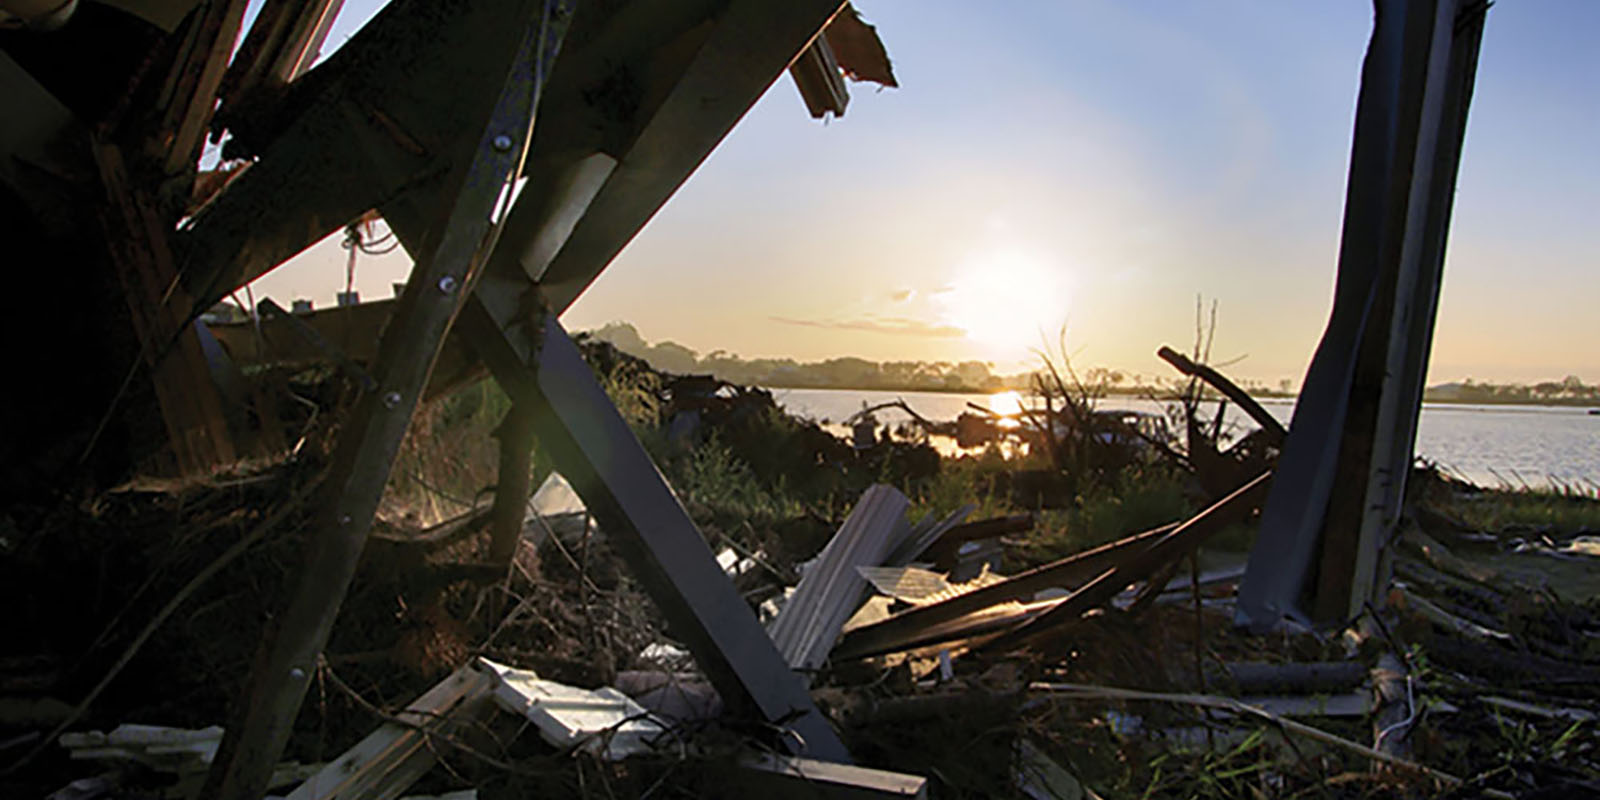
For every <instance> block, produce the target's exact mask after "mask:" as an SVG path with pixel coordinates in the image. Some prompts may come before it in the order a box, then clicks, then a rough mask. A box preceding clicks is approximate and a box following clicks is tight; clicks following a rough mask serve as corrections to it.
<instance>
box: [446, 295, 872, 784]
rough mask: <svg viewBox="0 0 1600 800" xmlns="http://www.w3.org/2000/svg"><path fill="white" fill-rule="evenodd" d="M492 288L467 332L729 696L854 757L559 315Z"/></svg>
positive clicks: (793, 738) (819, 747)
mask: <svg viewBox="0 0 1600 800" xmlns="http://www.w3.org/2000/svg"><path fill="white" fill-rule="evenodd" d="M518 277H520V276H518ZM521 280H522V281H523V284H524V285H525V286H526V287H527V289H528V291H536V290H535V289H534V287H533V286H532V285H531V284H529V283H527V281H526V279H525V278H521ZM496 288H500V287H496ZM484 289H485V291H484V292H482V293H481V294H480V296H478V297H474V298H473V300H472V301H471V302H470V303H469V304H468V307H467V308H466V309H465V310H463V311H462V314H461V320H460V323H461V330H462V333H464V334H466V335H467V337H468V339H469V341H471V342H472V345H473V347H474V349H476V350H477V351H478V353H479V355H480V356H482V357H483V359H484V361H485V362H487V363H488V364H489V367H490V369H491V370H492V371H493V372H494V376H495V380H497V381H499V382H500V385H501V386H503V387H505V389H506V391H507V392H508V393H509V394H510V395H511V397H512V399H513V401H515V402H516V403H517V405H519V406H526V407H527V408H529V409H530V410H531V411H532V412H533V415H532V416H533V422H534V428H535V430H536V431H537V433H538V441H539V446H540V447H541V448H542V450H541V452H544V453H546V454H548V456H549V458H550V459H551V461H552V462H553V463H554V464H555V467H556V469H558V470H560V472H561V474H563V475H565V476H566V477H567V479H568V480H570V481H571V482H572V486H573V488H574V489H575V490H576V491H577V493H578V496H579V497H582V498H583V502H584V505H586V506H587V507H588V508H589V511H590V513H592V514H593V515H594V517H595V519H596V520H597V521H598V522H599V523H600V525H601V527H603V528H604V529H605V530H606V532H607V533H608V534H609V536H610V540H611V542H612V543H613V544H614V545H615V547H616V548H617V551H618V553H619V554H620V555H621V556H622V557H623V558H624V559H625V560H627V562H628V564H629V566H631V567H632V568H633V572H634V574H635V576H637V577H638V579H639V581H640V582H641V583H642V584H644V587H645V589H646V590H647V591H648V592H649V593H650V597H651V598H652V599H653V600H655V602H656V605H657V607H659V608H660V609H661V614H662V616H664V617H665V618H666V620H667V624H668V625H669V626H670V628H671V629H672V631H673V632H674V634H675V635H676V636H678V637H679V638H681V639H682V640H683V643H684V645H685V646H686V647H688V649H689V652H690V653H691V654H692V655H693V656H694V658H695V661H696V663H698V664H699V665H700V668H701V669H703V670H705V672H706V676H707V677H708V678H710V680H711V682H712V684H713V685H714V686H715V687H716V688H717V691H718V693H719V694H721V695H722V699H723V702H725V703H727V704H728V705H729V706H730V707H732V708H734V709H736V710H739V709H743V710H747V711H748V710H753V711H755V712H756V713H757V714H759V716H760V718H762V719H764V720H766V721H767V722H768V723H769V724H770V725H772V726H773V732H774V733H779V732H787V733H789V734H792V735H786V736H777V737H775V738H777V740H778V741H779V743H780V744H781V746H783V747H785V748H786V749H788V750H789V751H790V752H791V753H793V754H795V755H807V756H811V757H815V758H822V759H826V760H830V761H840V762H848V761H849V759H850V754H849V752H848V751H846V750H845V748H844V745H843V743H841V742H840V741H839V738H838V735H837V734H836V733H834V731H833V729H832V728H831V727H829V725H828V721H827V719H826V718H824V717H823V716H822V713H821V712H820V711H818V710H817V708H816V706H815V705H814V704H813V703H812V702H811V696H810V694H809V693H807V691H806V688H805V685H804V684H803V683H802V682H801V681H800V678H799V676H798V675H796V674H795V673H794V672H793V671H791V670H790V669H789V666H788V664H786V663H784V661H783V658H782V657H781V656H780V655H779V654H778V649H777V647H776V646H775V645H774V644H773V643H772V639H771V638H770V637H768V636H767V632H766V630H765V629H763V628H762V627H761V623H760V622H759V621H758V620H757V619H756V616H755V613H754V612H753V611H751V610H750V608H749V606H747V605H746V604H745V602H744V600H743V598H741V597H740V596H739V592H738V591H737V590H736V589H734V586H733V583H732V581H730V580H728V577H727V575H725V574H724V573H723V572H722V570H721V568H720V567H718V566H717V562H716V558H715V557H714V556H713V555H712V553H711V548H710V546H708V545H707V544H706V541H705V538H704V537H703V536H702V535H701V534H700V531H699V529H698V528H696V527H695V524H694V521H693V520H691V519H690V518H689V514H688V512H686V511H684V509H683V506H682V504H680V503H679V502H678V498H677V497H676V496H675V495H673V493H672V490H671V489H670V488H669V487H668V486H667V483H666V480H665V479H664V478H662V476H661V473H660V472H659V471H658V470H657V469H656V467H655V464H654V463H652V462H651V460H650V455H649V454H648V453H646V452H645V450H644V446H643V445H641V444H639V440H638V439H637V438H635V437H634V435H633V431H631V430H630V429H629V428H628V423H627V422H626V421H625V420H623V418H622V415H621V414H619V413H617V410H616V408H615V407H614V406H613V405H612V404H611V401H610V399H609V398H608V397H607V396H606V393H605V389H604V388H602V387H601V385H600V382H599V381H598V380H596V379H595V376H594V371H593V370H592V369H591V368H590V367H589V365H588V363H587V362H585V361H584V360H583V355H582V354H581V353H580V352H579V351H578V348H577V346H576V345H575V344H573V342H572V340H571V339H570V338H568V337H567V333H566V331H565V330H563V329H562V327H561V324H560V323H559V322H557V321H556V319H555V318H554V316H552V315H544V319H542V320H539V319H534V318H529V317H528V316H527V315H526V314H524V313H521V312H520V311H519V310H517V309H516V308H515V307H513V306H507V307H505V309H506V312H505V313H502V314H498V315H497V314H494V313H493V312H491V311H490V309H489V307H487V306H486V305H485V304H484V303H483V302H481V301H480V300H479V297H487V296H490V294H491V293H490V292H489V291H487V289H488V286H485V287H484ZM493 295H494V296H496V297H501V298H505V297H511V298H515V297H517V294H516V293H510V292H506V291H504V290H502V291H498V292H494V293H493ZM521 305H522V307H523V308H526V307H527V306H528V305H529V303H528V302H526V301H525V302H523V303H522V304H521Z"/></svg>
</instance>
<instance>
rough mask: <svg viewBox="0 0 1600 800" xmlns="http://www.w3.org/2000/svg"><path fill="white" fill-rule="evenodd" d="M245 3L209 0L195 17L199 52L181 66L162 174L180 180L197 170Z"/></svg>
mask: <svg viewBox="0 0 1600 800" xmlns="http://www.w3.org/2000/svg"><path fill="white" fill-rule="evenodd" d="M246 5H247V3H246V1H245V0H211V2H207V3H206V4H205V6H204V7H203V9H201V11H200V12H199V16H197V17H191V18H190V21H191V24H194V25H196V26H197V27H196V29H195V30H196V38H195V45H196V46H195V49H194V50H193V51H192V56H191V57H192V59H193V60H192V61H188V62H185V63H182V64H180V65H179V66H178V67H177V68H178V69H179V70H181V71H182V73H183V74H182V77H181V78H180V79H179V81H178V83H177V92H178V93H177V95H176V96H175V97H174V98H173V102H172V105H171V106H170V107H169V111H168V116H167V120H166V125H165V126H164V127H163V129H162V130H161V131H160V134H161V135H163V136H171V139H170V140H165V141H162V142H161V144H162V145H163V146H164V150H163V164H164V171H165V172H166V174H168V175H179V174H182V173H185V172H188V171H192V170H193V169H194V168H195V161H196V159H197V158H198V157H199V154H200V143H201V142H202V141H204V135H205V131H206V123H208V122H209V121H210V120H211V113H212V111H213V110H214V109H215V107H216V100H217V87H218V86H220V85H221V84H222V75H223V72H224V71H225V70H226V69H227V67H228V59H229V57H230V56H232V55H233V45H234V43H235V42H236V41H238V39H239V26H240V25H241V24H243V22H244V10H245V6H246Z"/></svg>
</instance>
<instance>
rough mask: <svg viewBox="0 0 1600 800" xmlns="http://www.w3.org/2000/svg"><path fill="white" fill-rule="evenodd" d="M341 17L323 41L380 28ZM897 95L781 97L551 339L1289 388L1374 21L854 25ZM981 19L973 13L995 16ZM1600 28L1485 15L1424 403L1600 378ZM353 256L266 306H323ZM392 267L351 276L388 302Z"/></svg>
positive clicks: (717, 157) (1110, 4)
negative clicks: (1473, 387) (1178, 372)
mask: <svg viewBox="0 0 1600 800" xmlns="http://www.w3.org/2000/svg"><path fill="white" fill-rule="evenodd" d="M376 5H377V4H376V2H374V1H373V0H349V2H347V3H346V8H347V10H346V12H345V13H346V16H345V17H344V18H341V20H340V22H339V25H338V26H337V27H336V29H335V32H334V34H333V38H332V39H331V41H332V42H335V43H336V42H339V41H342V39H343V38H344V37H347V36H348V35H349V34H350V33H351V32H352V31H353V30H354V29H355V27H356V26H357V25H359V23H360V22H361V21H362V20H363V19H364V18H365V17H366V16H370V14H371V13H372V11H373V10H374V9H375V8H376ZM856 7H857V8H858V9H859V10H860V11H861V13H862V15H863V17H865V18H866V19H867V20H868V21H869V22H871V23H872V24H874V25H876V26H877V28H878V32H879V34H880V36H881V37H882V39H883V41H884V43H885V45H886V46H887V48H888V51H889V54H890V57H891V58H892V59H893V61H894V68H895V74H896V76H897V78H898V79H899V82H900V84H901V87H900V88H898V89H884V90H879V89H878V88H877V87H875V86H873V85H871V84H855V85H853V86H852V89H851V101H850V105H849V108H848V110H847V112H846V114H845V115H844V116H843V117H841V118H837V119H831V120H828V121H826V122H819V121H816V120H812V119H811V118H810V117H809V115H808V114H807V113H806V111H805V107H804V105H803V103H802V101H801V99H800V96H799V93H798V92H797V91H796V89H795V87H794V84H793V82H792V81H791V80H789V79H788V77H787V76H785V77H784V78H782V79H780V80H779V81H778V82H777V83H775V84H774V85H773V86H772V88H771V89H770V90H769V91H768V92H767V94H766V95H765V96H764V97H763V98H762V99H761V101H760V102H759V103H757V105H756V106H755V107H754V108H753V109H752V110H751V111H750V113H749V114H748V115H746V117H745V118H744V120H742V121H741V122H740V124H739V125H738V126H737V127H735V129H734V130H733V132H732V133H731V134H730V135H729V136H728V138H727V139H725V140H724V141H723V143H722V144H721V145H720V146H719V147H718V149H717V150H716V151H715V152H714V153H713V154H712V155H711V157H710V158H709V159H708V160H707V161H706V163H705V164H704V165H703V166H702V167H701V169H700V170H699V171H698V172H696V173H695V174H694V176H692V177H691V178H690V179H689V181H688V182H687V183H686V184H685V185H684V186H683V187H682V188H681V189H680V190H679V192H678V194H677V195H676V196H674V197H673V199H672V200H671V201H670V202H669V203H668V204H667V205H666V206H665V207H664V208H663V209H662V210H661V211H660V212H659V213H658V214H657V215H656V217H655V218H654V219H653V220H652V221H651V222H650V224H649V225H648V226H647V227H646V228H645V230H643V231H642V232H641V233H640V234H639V236H638V237H636V238H635V239H634V240H633V242H632V243H631V244H630V245H629V246H628V248H627V249H626V250H624V251H623V252H622V254H621V255H620V256H619V257H618V258H617V260H616V261H615V262H614V263H613V264H612V265H611V266H610V267H609V268H608V269H607V270H606V272H605V273H604V274H602V276H601V277H600V278H599V280H597V281H596V282H595V284H594V285H593V286H592V287H591V288H590V290H589V291H588V292H587V293H586V294H585V295H584V296H583V297H581V298H580V299H579V300H578V302H577V303H576V304H575V305H574V306H573V307H572V308H571V309H570V310H569V311H568V312H567V313H566V314H565V315H564V316H563V322H564V323H565V324H566V326H567V327H568V328H569V329H571V330H582V329H587V328H593V327H598V326H600V325H603V324H605V323H607V322H611V321H616V320H622V321H627V322H631V323H633V324H634V325H636V326H637V327H638V329H639V330H640V332H641V333H642V334H643V335H644V336H645V338H647V339H649V340H652V341H660V340H668V339H670V340H674V341H677V342H679V343H681V344H684V345H686V346H688V347H691V348H694V349H696V350H699V351H700V352H702V353H705V352H710V351H713V350H726V351H729V352H732V353H737V354H739V355H740V356H743V357H745V358H754V357H793V358H798V359H801V360H820V359H825V358H830V357H836V356H858V357H863V358H868V359H872V360H926V361H959V360H969V359H977V360H981V361H989V362H993V363H994V365H995V369H996V370H997V371H1001V372H1011V371H1016V370H1020V369H1023V368H1027V367H1030V366H1032V365H1034V364H1036V363H1037V358H1038V353H1039V351H1040V350H1041V349H1044V350H1049V351H1051V352H1053V353H1056V354H1059V353H1060V352H1062V351H1063V349H1064V352H1065V353H1066V354H1067V355H1068V356H1069V357H1070V358H1071V359H1072V360H1073V363H1074V364H1075V365H1078V366H1080V367H1085V368H1087V367H1093V366H1105V367H1110V368H1114V369H1119V370H1123V371H1125V372H1129V373H1132V374H1136V375H1162V376H1165V375H1167V374H1168V368H1167V367H1166V366H1165V364H1164V363H1163V362H1161V361H1159V360H1158V359H1157V358H1156V357H1155V355H1154V354H1155V351H1156V349H1157V348H1158V347H1159V346H1161V345H1163V344H1170V345H1173V346H1175V347H1177V348H1178V349H1181V350H1187V349H1189V348H1190V347H1191V346H1192V344H1193V342H1194V339H1195V335H1196V333H1195V329H1196V304H1197V299H1198V298H1203V302H1204V304H1205V307H1206V308H1207V313H1208V314H1209V309H1210V307H1211V305H1212V304H1213V303H1215V305H1216V309H1217V311H1216V321H1217V322H1216V329H1215V340H1214V345H1213V349H1212V351H1211V360H1212V362H1213V363H1222V362H1228V363H1229V364H1230V366H1229V367H1228V372H1229V373H1230V374H1232V375H1234V376H1236V377H1238V378H1245V379H1252V380H1261V381H1266V382H1269V383H1272V384H1277V383H1278V382H1279V381H1281V380H1284V379H1288V380H1291V381H1293V382H1294V383H1296V384H1298V382H1299V379H1300V378H1301V377H1302V376H1303V374H1304V371H1305V368H1306V365H1307V364H1308V363H1309V361H1310V358H1311V355H1312V352H1313V351H1314V349H1315V347H1316V344H1317V341H1318V339H1319V338H1320V336H1321V333H1322V329H1323V326H1324V325H1325V324H1326V322H1327V316H1328V313H1329V310H1330V306H1331V301H1332V293H1333V285H1334V279H1335V263H1336V258H1337V253H1338V245H1339V227H1340V221H1341V216H1342V213H1343V203H1344V183H1345V177H1346V170H1347V167H1348V158H1349V151H1350V138H1351V126H1352V121H1353V118H1354V110H1355V99H1356V92H1357V89H1358V83H1359V77H1360V68H1361V59H1362V56H1363V54H1364V52H1365V48H1366V44H1367V37H1368V35H1369V33H1370V27H1371V21H1372V10H1371V5H1370V4H1369V3H1367V2H1361V1H1360V0H1340V1H1339V2H1319V3H1283V2H1267V1H1266V0H1254V2H1244V1H1243V0H1207V1H1206V2H1200V1H1199V0H1184V1H1183V2H1179V0H1165V1H1164V2H1146V3H1124V2H1116V1H1115V0H1072V1H1071V2H1067V1H1065V0H1063V1H1062V2H1039V1H1038V0H1013V1H1009V2H1007V1H1002V0H995V1H994V2H990V3H985V4H982V5H980V6H974V5H973V4H971V3H955V2H947V1H946V0H859V2H857V3H856ZM980 10H981V13H980ZM1597 30H1600V3H1594V2H1589V0H1501V2H1498V3H1496V4H1495V6H1494V7H1493V8H1492V9H1491V10H1490V12H1489V18H1488V23H1487V27H1486V30H1485V35H1484V43H1483V49H1482V53H1481V57H1480V62H1479V69H1478V80H1477V87H1476V91H1475V94H1474V97H1473V102H1472V109H1471V114H1470V117H1469V122H1468V130H1467V137H1466V144H1465V150H1464V153H1463V156H1462V164H1461V171H1460V177H1459V180H1458V185H1457V195H1456V203H1455V210H1454V217H1453V221H1452V229H1451V233H1450V241H1449V249H1448V252H1447V258H1446V265H1445V272H1444V274H1445V283H1444V288H1443V292H1442V296H1441V304H1440V310H1439V319H1438V327H1437V332H1436V335H1435V342H1434V351H1433V357H1432V364H1431V370H1430V376H1429V382H1430V383H1441V382H1446V381H1454V380H1461V379H1464V378H1469V377H1470V378H1472V379H1474V380H1478V381H1521V382H1528V381H1535V380H1546V379H1551V378H1560V377H1563V376H1566V375H1569V374H1575V375H1578V376H1579V377H1581V378H1583V379H1584V380H1585V382H1588V383H1595V382H1600V281H1597V280H1596V279H1595V268H1596V267H1597V266H1600V239H1597V237H1600V219H1597V217H1600V48H1596V47H1593V46H1592V43H1591V42H1592V37H1593V35H1594V32H1595V31H1597ZM345 257H346V255H345V253H344V251H342V250H340V249H339V247H338V244H337V241H336V239H335V240H332V241H327V242H324V243H323V244H321V245H318V246H317V247H314V248H312V250H310V251H307V252H306V253H304V254H302V255H301V256H299V257H297V258H296V259H295V260H294V261H293V262H291V263H290V264H287V265H285V266H284V267H283V268H280V270H278V271H277V272H275V273H272V274H270V275H268V276H266V277H264V278H262V279H261V280H258V281H257V282H256V284H255V285H254V286H253V287H252V289H253V291H254V294H255V295H256V297H257V298H258V299H259V297H260V296H262V295H264V294H268V295H271V296H274V297H276V298H277V299H279V301H280V302H284V303H285V305H287V303H286V302H285V301H286V300H288V299H292V298H293V297H309V298H311V299H314V300H315V301H316V302H317V303H318V305H325V304H328V303H330V302H331V301H332V298H333V293H334V292H335V291H339V290H342V289H343V288H344V281H345ZM408 264H409V262H408V261H407V260H406V259H405V258H404V257H403V255H400V254H395V255H392V256H386V257H368V256H362V257H360V258H359V259H358V262H357V267H356V286H357V288H358V289H359V290H360V291H361V292H362V295H363V296H364V297H366V298H369V299H374V298H381V297H387V296H389V294H390V284H391V282H393V281H398V280H403V279H404V274H405V271H406V269H407V268H408Z"/></svg>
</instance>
